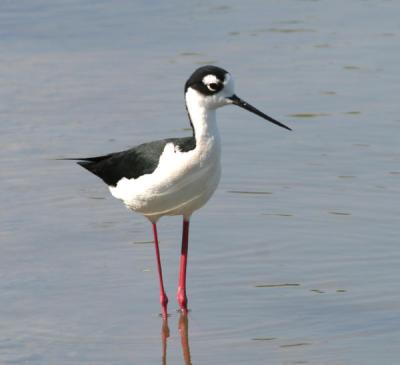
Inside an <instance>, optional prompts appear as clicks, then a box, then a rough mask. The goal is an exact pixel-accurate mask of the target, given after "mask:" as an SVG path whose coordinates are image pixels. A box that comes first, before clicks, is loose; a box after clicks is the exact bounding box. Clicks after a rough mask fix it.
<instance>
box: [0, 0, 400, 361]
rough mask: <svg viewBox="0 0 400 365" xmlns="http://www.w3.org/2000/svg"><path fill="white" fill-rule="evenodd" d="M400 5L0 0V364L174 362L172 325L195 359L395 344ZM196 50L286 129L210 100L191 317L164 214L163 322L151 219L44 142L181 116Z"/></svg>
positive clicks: (173, 235)
mask: <svg viewBox="0 0 400 365" xmlns="http://www.w3.org/2000/svg"><path fill="white" fill-rule="evenodd" d="M399 11H400V5H399V4H398V3H397V2H394V1H384V0H381V1H378V0H375V1H372V0H370V1H361V0H356V1H351V2H349V1H343V0H340V1H335V2H329V1H323V0H319V1H305V0H304V1H300V0H297V1H295V0H284V1H280V2H272V1H269V2H265V1H258V0H257V1H253V2H251V3H244V2H240V1H230V2H219V3H213V2H207V1H206V2H204V1H203V2H185V1H180V0H175V1H170V2H168V3H162V2H147V1H134V2H127V1H114V2H108V1H101V0H92V1H85V2H82V1H77V0H75V1H66V0H65V1H64V0H62V1H57V2H52V1H49V0H41V1H32V0H25V1H18V2H15V1H3V2H2V3H1V4H0V33H1V40H0V51H1V57H0V70H1V72H0V79H1V84H2V86H3V87H2V88H0V118H1V121H0V143H1V147H2V148H1V150H2V154H1V169H0V177H1V182H2V184H1V203H2V209H1V212H0V222H1V226H0V239H1V252H2V254H1V255H0V267H1V270H0V277H1V280H0V286H1V287H0V299H1V303H2V306H1V309H0V323H1V324H0V328H1V329H0V349H1V351H0V362H1V363H4V364H41V365H44V364H55V363H56V364H75V363H76V364H139V363H144V364H159V363H163V361H164V360H165V361H166V362H167V363H168V364H179V363H182V364H184V363H185V356H186V362H187V361H188V352H187V346H185V344H186V342H187V343H188V344H189V345H190V355H191V361H192V363H193V364H207V363H218V364H221V365H222V364H230V365H231V364H271V365H274V364H332V365H333V364H335V365H336V364H353V365H354V364H363V365H366V364H371V365H372V364H374V365H375V364H394V363H396V362H397V361H398V358H399V356H400V350H399V348H398V343H399V340H400V330H399V328H400V310H399V308H400V307H399V302H400V294H399V293H400V290H399V289H400V285H399V280H398V278H399V275H400V249H399V239H398V231H399V228H398V227H399V223H400V222H399V213H400V208H399V204H398V196H399V193H400V166H399V163H400V149H399V142H398V141H399V139H398V131H399V127H400V117H399V116H398V95H399V91H400V90H399V85H400V80H399V72H398V59H399V47H398V44H399V36H400V31H399V23H398V14H399ZM207 63H214V64H217V65H219V66H222V67H225V68H227V69H228V70H230V71H231V72H232V73H233V75H234V76H235V78H236V85H237V87H236V88H237V93H238V95H239V96H241V97H242V98H244V99H245V100H248V101H249V102H251V103H252V104H254V105H255V106H257V107H258V108H260V109H261V110H263V111H265V112H266V113H268V114H270V115H271V116H273V117H274V118H277V119H278V120H281V121H282V122H284V123H287V124H288V125H290V126H291V127H292V128H293V129H294V131H293V132H290V133H289V132H287V131H285V130H283V129H280V128H276V127H274V126H272V125H270V124H268V123H265V122H264V121H263V120H261V119H259V118H257V117H256V116H253V115H250V114H248V113H246V112H244V111H242V110H240V109H238V108H234V107H231V108H225V109H223V110H220V111H219V112H218V119H219V125H220V129H221V135H222V140H223V177H222V181H221V184H220V187H219V189H218V191H217V193H216V194H215V196H214V197H213V199H212V200H211V201H210V202H209V204H208V205H207V206H206V207H205V208H204V209H202V210H201V211H200V212H198V213H197V214H195V215H194V216H193V219H192V228H191V237H192V239H191V242H190V249H189V269H188V285H189V288H188V289H189V300H190V302H189V305H190V308H191V312H190V314H189V318H188V326H187V327H185V322H184V321H183V320H182V318H180V316H179V314H178V313H176V312H175V309H176V307H177V306H176V303H175V302H174V294H175V290H176V284H177V276H178V259H179V240H180V235H181V233H180V228H181V222H180V219H179V218H165V219H163V220H161V221H160V224H159V234H160V239H161V243H162V244H161V253H162V260H163V263H164V275H165V281H166V289H167V292H168V294H169V296H170V311H171V317H170V318H169V323H168V324H169V332H170V333H169V338H168V339H166V330H165V326H164V327H163V323H162V321H161V319H160V318H159V317H158V313H159V304H158V288H157V285H158V284H157V280H156V272H155V258H154V252H153V249H154V248H153V245H152V244H151V239H152V237H151V229H150V228H151V227H150V226H149V224H148V223H147V222H146V221H145V220H144V219H143V218H142V217H140V216H139V215H134V214H132V213H130V212H128V211H127V210H126V209H124V208H123V206H121V204H120V202H118V201H116V200H115V199H113V198H112V197H110V196H109V193H108V191H107V189H106V187H105V186H104V185H103V184H102V182H101V181H100V180H98V179H97V178H96V177H94V176H91V175H90V174H88V173H86V172H85V171H84V170H82V169H80V168H79V167H78V166H76V165H74V164H73V163H70V162H60V161H55V160H54V158H57V157H65V156H91V155H97V154H104V153H107V152H111V151H118V150H122V149H124V148H127V147H130V146H133V145H136V144H139V143H141V142H144V141H148V140H152V139H158V138H164V137H169V136H184V135H188V133H190V132H189V131H188V130H187V127H188V122H187V120H186V112H185V109H184V105H183V84H184V82H185V80H186V78H187V77H188V75H189V74H190V73H191V72H192V71H193V69H195V68H196V67H198V66H199V65H203V64H207ZM184 128H186V129H184ZM182 323H183V324H182ZM179 328H180V331H179ZM185 328H187V331H188V332H187V341H186V340H185V339H186V333H185V331H186V329H185ZM182 334H183V335H182ZM163 339H164V340H165V341H164V340H163ZM182 339H183V340H182ZM163 341H164V342H163ZM182 343H183V347H182ZM163 348H164V350H165V351H164V350H163ZM163 351H164V354H163ZM183 351H186V352H183Z"/></svg>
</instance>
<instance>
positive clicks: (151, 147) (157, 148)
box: [76, 137, 196, 186]
mask: <svg viewBox="0 0 400 365" xmlns="http://www.w3.org/2000/svg"><path fill="white" fill-rule="evenodd" d="M170 142H172V143H174V144H175V145H176V146H178V147H179V149H180V150H181V151H182V152H188V151H190V150H192V149H194V148H195V147H196V141H195V138H194V137H184V138H168V139H163V140H159V141H154V142H149V143H144V144H141V145H139V146H137V147H133V148H131V149H129V150H126V151H122V152H115V153H110V154H108V155H105V156H98V157H88V158H77V159H76V160H80V161H79V162H78V164H79V165H81V166H82V167H84V168H85V169H87V170H89V171H90V172H91V173H93V174H95V175H96V176H98V177H99V178H101V179H102V180H103V181H104V182H105V183H106V184H107V185H111V186H116V185H117V183H118V181H119V180H121V179H122V178H124V177H125V178H127V179H132V178H134V179H136V178H138V177H139V176H142V175H145V174H151V173H152V172H153V171H154V170H155V169H156V168H157V166H158V162H159V160H160V156H161V154H162V153H163V151H164V148H165V145H166V144H167V143H170Z"/></svg>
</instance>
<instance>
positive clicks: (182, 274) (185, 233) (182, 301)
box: [176, 219, 189, 313]
mask: <svg viewBox="0 0 400 365" xmlns="http://www.w3.org/2000/svg"><path fill="white" fill-rule="evenodd" d="M188 244H189V221H188V220H185V219H184V220H183V229H182V249H181V261H180V266H179V283H178V292H177V293H176V299H177V300H178V303H179V306H180V307H181V310H182V312H183V313H187V296H186V265H187V254H188Z"/></svg>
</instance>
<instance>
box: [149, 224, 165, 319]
mask: <svg viewBox="0 0 400 365" xmlns="http://www.w3.org/2000/svg"><path fill="white" fill-rule="evenodd" d="M153 234H154V244H155V248H156V257H157V269H158V278H159V280H160V303H161V309H162V316H163V318H164V319H166V318H167V304H168V297H167V294H165V290H164V283H163V276H162V268H161V259H160V248H159V247H158V234H157V226H156V224H155V223H153Z"/></svg>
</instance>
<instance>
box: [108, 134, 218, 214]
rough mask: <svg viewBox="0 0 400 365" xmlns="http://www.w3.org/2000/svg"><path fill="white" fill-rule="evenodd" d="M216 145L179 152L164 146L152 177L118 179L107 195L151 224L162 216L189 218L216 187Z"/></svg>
mask: <svg viewBox="0 0 400 365" xmlns="http://www.w3.org/2000/svg"><path fill="white" fill-rule="evenodd" d="M218 142H219V141H214V140H209V141H208V143H207V145H206V146H204V144H202V145H201V146H196V148H195V149H194V150H192V151H189V152H180V151H179V150H178V149H177V148H175V146H174V145H173V144H172V143H169V144H167V145H166V146H165V149H164V151H163V154H162V155H161V157H160V161H159V165H158V166H157V168H156V169H155V170H154V172H153V173H152V174H147V175H143V176H140V177H138V178H137V179H127V178H123V179H121V180H120V181H119V182H118V184H117V186H116V187H110V191H111V194H112V195H113V196H114V197H116V198H118V199H121V200H123V202H124V203H125V205H126V206H127V207H128V208H129V209H132V210H134V211H136V212H139V213H142V214H144V215H145V216H146V217H147V218H149V219H150V220H151V221H153V222H155V221H157V220H158V219H159V218H160V217H161V216H163V215H183V216H185V217H186V218H189V217H190V215H191V214H192V213H193V212H194V211H195V210H197V209H199V208H200V207H202V206H203V205H204V204H205V203H206V202H207V201H208V200H209V199H210V197H211V196H212V194H213V193H214V191H215V189H216V188H217V186H218V183H219V180H220V175H221V164H220V146H219V143H218Z"/></svg>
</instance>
